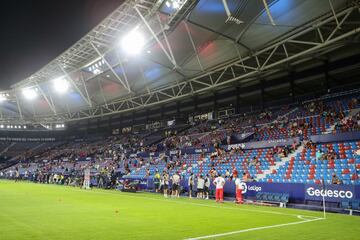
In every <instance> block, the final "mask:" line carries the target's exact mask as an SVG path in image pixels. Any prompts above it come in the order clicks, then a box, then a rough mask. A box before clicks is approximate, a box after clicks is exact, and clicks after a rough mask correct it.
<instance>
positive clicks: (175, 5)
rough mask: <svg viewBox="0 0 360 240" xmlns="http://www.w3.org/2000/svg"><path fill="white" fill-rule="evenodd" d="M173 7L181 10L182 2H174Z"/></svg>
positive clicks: (176, 0)
mask: <svg viewBox="0 0 360 240" xmlns="http://www.w3.org/2000/svg"><path fill="white" fill-rule="evenodd" d="M172 6H173V8H174V9H179V7H180V2H179V1H178V0H174V1H173V5H172Z"/></svg>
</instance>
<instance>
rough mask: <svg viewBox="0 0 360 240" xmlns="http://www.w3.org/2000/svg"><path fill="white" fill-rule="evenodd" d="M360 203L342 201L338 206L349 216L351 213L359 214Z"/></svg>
mask: <svg viewBox="0 0 360 240" xmlns="http://www.w3.org/2000/svg"><path fill="white" fill-rule="evenodd" d="M359 205H360V201H352V202H350V201H342V202H341V204H340V206H341V208H342V209H343V210H345V211H349V214H350V215H353V212H359V213H360V207H359Z"/></svg>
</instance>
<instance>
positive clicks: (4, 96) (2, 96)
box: [0, 94, 7, 102]
mask: <svg viewBox="0 0 360 240" xmlns="http://www.w3.org/2000/svg"><path fill="white" fill-rule="evenodd" d="M6 100H7V97H6V95H5V94H0V102H3V101H6Z"/></svg>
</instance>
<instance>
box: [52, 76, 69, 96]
mask: <svg viewBox="0 0 360 240" xmlns="http://www.w3.org/2000/svg"><path fill="white" fill-rule="evenodd" d="M53 84H54V89H55V91H57V92H58V93H61V94H62V93H66V92H67V91H68V90H69V87H70V84H69V82H68V81H67V80H66V79H65V78H63V77H61V78H57V79H55V80H53Z"/></svg>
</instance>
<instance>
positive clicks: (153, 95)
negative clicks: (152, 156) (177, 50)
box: [0, 0, 360, 122]
mask: <svg viewBox="0 0 360 240" xmlns="http://www.w3.org/2000/svg"><path fill="white" fill-rule="evenodd" d="M131 2H132V1H127V2H126V4H124V5H122V7H121V8H119V9H118V10H117V11H116V12H114V13H113V14H112V16H111V17H109V18H107V19H106V22H105V23H101V24H100V25H99V26H97V27H96V28H95V30H94V31H92V34H91V35H89V36H88V35H87V36H86V37H85V38H84V39H81V40H80V41H79V42H78V43H77V44H76V46H77V47H76V49H75V48H74V47H72V48H70V49H69V50H68V51H67V52H65V54H62V55H61V56H62V57H61V58H60V57H59V58H57V59H55V60H54V61H52V62H51V63H49V64H48V65H47V66H46V68H45V67H44V68H43V69H46V70H43V71H42V70H40V71H39V72H38V73H36V75H34V76H32V77H31V78H29V79H27V81H25V82H21V83H19V84H17V85H15V88H16V89H19V88H21V87H23V86H24V84H25V85H26V86H28V85H31V84H32V85H33V86H34V85H36V86H38V85H40V86H41V82H42V81H44V80H45V79H49V77H54V76H63V75H64V73H66V74H65V75H66V76H67V78H68V79H69V80H70V81H72V83H73V86H74V87H75V90H77V91H78V92H79V94H80V95H82V97H83V99H84V101H86V102H87V104H88V107H87V108H83V109H80V110H79V109H77V110H76V109H69V111H62V112H61V111H59V109H57V108H56V107H55V106H51V107H50V108H51V109H52V113H53V114H47V115H40V114H38V115H36V116H33V119H32V121H35V122H44V121H48V122H57V121H59V120H61V121H75V120H81V119H88V118H95V117H101V116H106V115H111V114H116V113H122V112H128V111H133V110H138V109H143V108H146V107H150V106H155V105H158V104H163V103H166V102H170V101H176V100H179V99H182V98H185V97H190V96H194V95H196V94H200V93H203V92H206V91H209V90H214V89H217V88H221V87H224V86H228V85H230V84H233V83H234V82H242V83H246V82H248V81H252V80H254V79H258V78H259V77H263V76H265V75H268V74H272V73H276V72H280V71H282V70H283V69H286V68H288V66H289V65H296V64H297V63H301V62H304V61H308V60H310V59H311V58H312V56H313V55H314V54H316V55H317V56H321V55H322V54H324V53H327V52H328V51H329V49H336V46H337V45H339V44H340V45H341V43H343V42H345V41H346V40H347V39H349V38H352V37H354V36H357V35H359V33H360V25H359V24H354V23H353V22H352V23H350V22H349V23H348V19H349V18H350V16H351V15H352V14H359V6H358V5H352V6H348V7H347V8H345V9H341V10H335V9H333V8H332V11H331V12H329V13H328V14H326V15H323V16H321V17H320V18H319V19H316V20H314V21H313V22H310V23H308V24H306V25H304V26H302V27H299V28H298V29H297V30H295V31H293V32H290V33H288V34H286V35H285V36H282V37H281V38H279V39H276V40H274V41H272V42H271V43H269V44H267V45H266V46H264V47H262V48H260V49H258V50H256V51H251V52H250V51H249V53H248V55H244V54H243V56H240V54H238V56H239V57H238V58H235V59H232V60H230V61H228V62H226V63H222V64H220V65H217V66H215V67H212V68H208V69H206V68H205V67H204V66H203V65H202V63H201V61H200V59H199V58H197V61H198V64H199V66H200V68H201V73H200V74H197V75H196V76H193V77H191V78H187V79H184V80H182V81H177V82H175V83H171V84H168V85H166V86H162V87H159V88H157V89H146V91H145V89H144V92H143V93H141V94H137V95H135V94H129V95H127V96H124V97H122V98H120V99H116V100H112V101H111V100H108V101H105V100H104V103H103V104H100V105H95V104H92V101H91V95H89V93H88V92H87V88H86V83H87V81H89V79H91V78H93V77H94V76H92V75H91V74H90V75H88V76H87V77H85V76H84V75H82V74H79V76H80V77H79V78H78V79H72V78H70V76H72V75H71V74H72V73H73V72H74V71H78V70H79V69H82V68H84V67H86V66H87V65H88V64H90V63H86V64H85V65H84V59H92V61H94V59H95V60H96V59H99V58H100V59H103V60H104V61H105V63H106V70H109V71H111V72H112V73H113V74H114V75H115V77H117V78H118V80H119V83H120V84H121V85H122V86H123V87H124V89H126V90H127V91H128V92H129V93H132V92H131V89H130V84H129V82H128V79H127V77H126V76H124V77H123V78H121V77H120V76H119V75H118V74H116V72H115V71H114V68H116V67H121V68H122V69H123V65H122V62H121V59H120V58H118V57H117V58H116V59H117V61H116V62H115V63H114V62H112V63H110V62H108V61H107V60H106V59H105V57H104V54H105V53H107V52H109V51H110V50H112V49H113V46H110V45H109V42H111V40H110V39H112V38H116V37H119V36H120V34H121V33H122V32H123V31H126V30H127V29H129V26H134V25H136V24H145V26H146V28H147V29H148V30H149V31H150V32H151V36H152V41H154V42H156V43H158V44H159V46H160V48H162V50H163V52H164V54H165V55H166V57H167V58H168V60H169V61H170V62H171V63H172V64H173V67H174V68H179V69H181V66H177V62H176V61H175V57H176V56H174V54H173V52H172V51H171V47H170V44H169V42H168V40H167V38H166V35H164V34H163V33H164V29H163V28H162V27H161V28H160V31H158V32H156V31H154V30H153V29H152V27H151V26H150V25H149V24H148V21H147V17H146V16H148V14H152V13H153V11H152V9H153V7H154V6H155V5H156V4H157V3H158V2H157V1H155V0H154V1H140V2H142V3H143V4H144V6H143V7H139V4H138V3H137V4H135V5H134V4H130V3H131ZM134 2H137V1H134ZM129 12H131V13H133V15H132V16H131V17H129V16H128V15H129ZM153 14H154V13H153ZM155 14H157V13H155ZM130 15H131V14H130ZM126 16H128V17H126ZM120 26H121V27H120ZM185 27H186V31H187V34H188V35H187V37H188V38H189V39H190V42H191V44H192V45H191V46H192V48H193V50H194V53H195V54H197V49H196V47H195V46H194V41H193V39H192V36H191V33H190V32H189V29H188V26H187V25H185ZM105 29H106V30H105ZM109 35H111V36H109ZM160 36H162V37H161V39H160ZM309 36H312V37H309ZM161 40H164V41H165V45H164V44H162V41H161ZM97 43H99V44H97ZM235 48H236V47H235ZM64 55H66V56H69V57H67V58H64V57H63V56H64ZM59 66H63V68H62V71H61V70H60V71H59ZM81 84H84V89H85V91H86V94H83V93H82V91H81V89H79V87H78V85H81ZM100 90H101V91H103V89H100ZM102 94H103V93H102ZM42 95H43V96H44V97H45V96H47V94H45V93H44V94H42ZM15 96H17V95H15ZM103 98H104V99H105V97H103ZM50 99H51V96H50V97H49V99H47V101H46V102H47V103H48V104H49V106H50V105H52V102H51V101H50ZM14 101H16V104H17V106H18V109H19V117H18V118H14V117H12V118H9V117H7V116H6V115H2V118H1V119H0V121H13V122H17V121H19V122H20V121H21V122H23V121H24V119H23V118H24V114H23V113H22V111H21V110H22V108H21V101H20V102H19V98H16V99H15V100H14Z"/></svg>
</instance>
